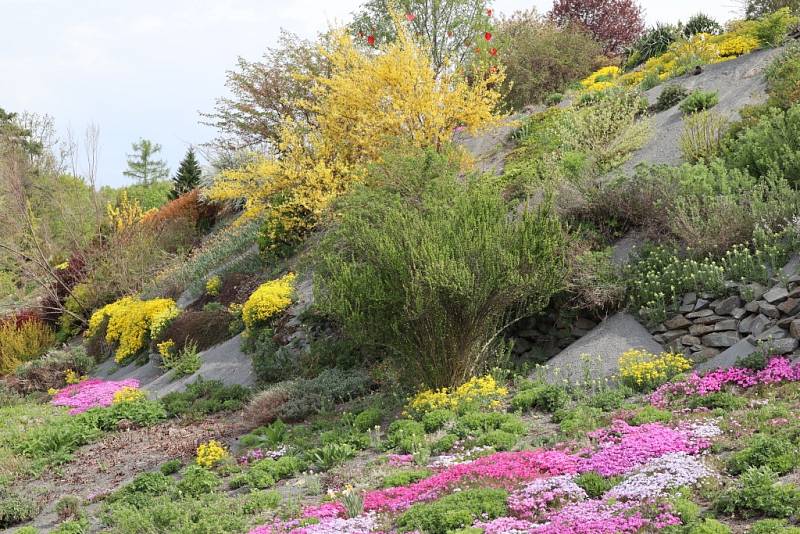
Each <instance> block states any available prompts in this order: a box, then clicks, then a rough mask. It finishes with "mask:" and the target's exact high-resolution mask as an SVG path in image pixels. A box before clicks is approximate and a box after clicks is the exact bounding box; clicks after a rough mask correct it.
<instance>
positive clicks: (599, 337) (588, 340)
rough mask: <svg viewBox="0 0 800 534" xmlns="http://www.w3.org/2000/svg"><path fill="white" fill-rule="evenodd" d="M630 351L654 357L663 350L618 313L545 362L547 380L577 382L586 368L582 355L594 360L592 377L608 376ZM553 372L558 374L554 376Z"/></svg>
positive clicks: (630, 318)
mask: <svg viewBox="0 0 800 534" xmlns="http://www.w3.org/2000/svg"><path fill="white" fill-rule="evenodd" d="M633 348H638V349H643V350H646V351H647V352H650V353H653V354H659V353H660V352H662V351H663V350H664V347H662V346H661V345H659V344H658V343H656V341H655V340H654V339H653V336H651V335H650V333H649V332H648V331H647V330H646V329H645V327H643V326H642V325H641V324H640V323H639V322H638V321H637V320H636V318H635V317H633V316H632V315H630V314H627V313H617V314H615V315H613V316H611V317H609V318H608V319H606V320H605V321H603V322H601V323H600V324H599V325H597V326H596V327H595V328H594V329H592V331H591V332H589V333H588V334H586V335H585V336H584V337H582V338H580V339H578V340H577V341H574V342H573V343H572V344H571V345H569V346H568V347H567V348H566V349H564V350H563V351H561V352H560V353H558V354H557V355H556V356H555V357H553V358H552V359H551V360H550V361H549V362H547V368H548V376H549V377H551V378H555V377H556V376H558V378H559V379H561V378H565V377H566V378H567V379H572V380H580V379H581V377H582V376H583V371H584V367H585V365H586V364H585V363H584V359H583V358H582V355H583V354H590V355H591V356H592V357H593V361H595V360H596V362H597V363H596V364H593V365H595V367H596V368H594V369H592V372H593V373H594V374H595V376H609V375H611V374H614V373H615V372H616V371H617V361H618V359H619V356H620V354H622V353H623V352H625V351H626V350H630V349H633ZM555 369H559V370H560V372H559V373H558V374H557V375H556V373H555Z"/></svg>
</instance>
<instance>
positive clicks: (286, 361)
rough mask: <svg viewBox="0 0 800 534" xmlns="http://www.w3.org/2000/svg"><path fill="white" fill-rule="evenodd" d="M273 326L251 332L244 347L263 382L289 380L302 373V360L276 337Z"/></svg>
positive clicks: (257, 377)
mask: <svg viewBox="0 0 800 534" xmlns="http://www.w3.org/2000/svg"><path fill="white" fill-rule="evenodd" d="M274 335H275V333H274V331H273V330H272V329H271V328H259V329H257V330H256V331H255V332H251V333H250V334H249V335H248V336H247V338H246V339H245V342H244V343H243V345H242V347H243V350H244V351H245V352H247V353H249V354H250V356H251V357H252V359H253V373H255V376H256V379H257V380H258V381H259V383H262V384H271V383H274V382H280V381H281V380H289V379H291V378H293V377H296V376H298V375H299V374H300V367H301V362H300V360H299V358H298V357H297V356H296V355H295V354H292V352H291V351H290V350H288V349H287V348H286V347H283V346H281V345H280V344H278V343H277V342H276V341H275V339H274Z"/></svg>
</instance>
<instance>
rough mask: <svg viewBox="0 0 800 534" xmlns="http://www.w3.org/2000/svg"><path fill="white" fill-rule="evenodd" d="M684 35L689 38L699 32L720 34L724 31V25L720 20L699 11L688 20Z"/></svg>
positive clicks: (684, 27)
mask: <svg viewBox="0 0 800 534" xmlns="http://www.w3.org/2000/svg"><path fill="white" fill-rule="evenodd" d="M681 33H683V36H684V37H685V38H687V39H689V38H690V37H692V36H694V35H697V34H698V33H708V34H711V35H719V34H720V33H722V26H721V25H720V23H719V22H717V21H716V20H714V19H713V18H711V17H709V16H708V15H706V14H705V13H698V14H696V15H693V16H692V17H690V18H689V20H687V21H686V24H684V26H683V31H682V32H681Z"/></svg>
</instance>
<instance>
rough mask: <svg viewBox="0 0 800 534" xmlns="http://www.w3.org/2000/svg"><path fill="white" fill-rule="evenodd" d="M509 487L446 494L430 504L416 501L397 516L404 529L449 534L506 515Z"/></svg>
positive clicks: (399, 526)
mask: <svg viewBox="0 0 800 534" xmlns="http://www.w3.org/2000/svg"><path fill="white" fill-rule="evenodd" d="M507 496H508V494H507V492H506V491H505V490H499V489H469V490H465V491H461V492H459V493H453V494H451V495H446V496H444V497H442V498H440V499H438V500H436V501H433V502H430V503H421V504H415V505H413V506H412V507H411V508H409V509H408V510H406V511H405V512H403V514H402V515H401V516H400V517H399V518H398V519H397V526H398V528H399V530H400V532H411V531H414V530H418V531H422V532H426V533H428V534H448V532H451V531H453V530H455V529H459V528H464V527H467V526H469V525H471V524H472V523H473V522H474V521H475V520H476V519H479V518H480V519H482V520H484V521H486V520H491V519H495V518H498V517H502V516H504V515H506V513H507V510H508V509H507V508H506V498H507Z"/></svg>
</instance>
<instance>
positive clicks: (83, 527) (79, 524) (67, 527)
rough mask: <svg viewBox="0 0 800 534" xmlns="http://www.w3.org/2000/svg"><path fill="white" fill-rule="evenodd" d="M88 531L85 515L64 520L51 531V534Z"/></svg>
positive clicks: (74, 533) (85, 533)
mask: <svg viewBox="0 0 800 534" xmlns="http://www.w3.org/2000/svg"><path fill="white" fill-rule="evenodd" d="M88 532H89V520H88V519H86V518H85V517H81V518H79V519H71V520H69V521H65V522H63V523H61V524H60V525H58V527H56V528H55V529H54V530H53V531H52V533H53V534H88Z"/></svg>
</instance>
